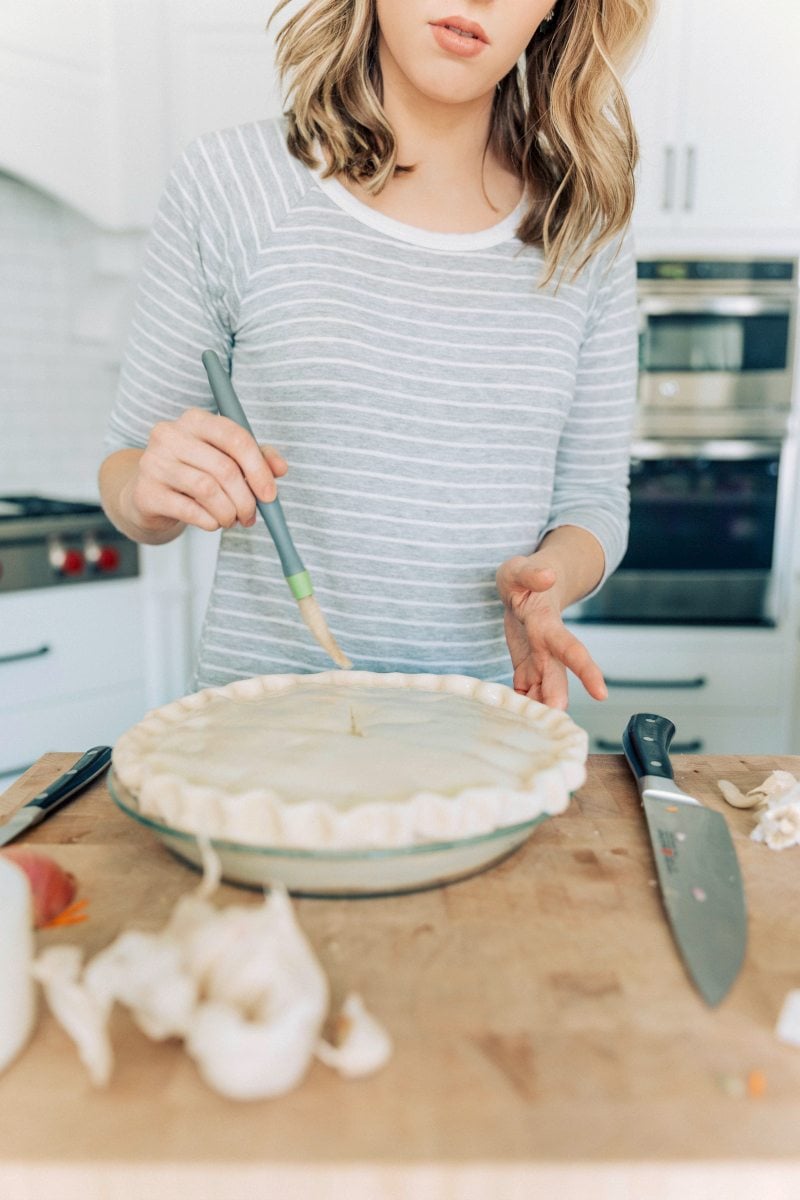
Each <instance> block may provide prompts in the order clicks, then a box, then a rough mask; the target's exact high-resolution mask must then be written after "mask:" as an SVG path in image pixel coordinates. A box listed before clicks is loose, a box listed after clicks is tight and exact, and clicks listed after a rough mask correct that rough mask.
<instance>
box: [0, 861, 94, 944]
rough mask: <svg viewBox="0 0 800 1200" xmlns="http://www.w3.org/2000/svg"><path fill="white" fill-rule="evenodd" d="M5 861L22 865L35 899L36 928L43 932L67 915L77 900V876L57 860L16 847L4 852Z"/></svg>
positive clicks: (20, 866)
mask: <svg viewBox="0 0 800 1200" xmlns="http://www.w3.org/2000/svg"><path fill="white" fill-rule="evenodd" d="M0 854H2V856H3V858H7V859H8V860H9V862H12V863H14V864H15V866H18V867H19V868H20V870H21V871H24V872H25V874H26V875H27V877H28V883H29V884H30V889H31V896H32V899H33V924H34V928H36V929H41V928H42V926H43V925H47V924H49V922H50V921H52V920H53V918H54V917H57V916H58V914H59V913H61V912H63V911H64V909H65V908H67V906H68V905H70V904H71V903H72V901H73V899H74V898H75V891H76V886H77V885H76V883H75V876H74V875H71V874H70V873H69V871H65V870H64V868H63V867H60V866H59V865H58V863H57V862H56V861H55V859H52V858H50V857H49V856H48V855H46V854H38V853H37V852H36V851H35V850H25V849H21V848H18V847H13V848H12V849H10V850H0Z"/></svg>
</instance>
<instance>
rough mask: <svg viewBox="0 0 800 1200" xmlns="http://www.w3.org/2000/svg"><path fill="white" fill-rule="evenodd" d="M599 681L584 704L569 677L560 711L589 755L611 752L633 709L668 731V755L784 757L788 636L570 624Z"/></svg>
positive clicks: (787, 749) (616, 747)
mask: <svg viewBox="0 0 800 1200" xmlns="http://www.w3.org/2000/svg"><path fill="white" fill-rule="evenodd" d="M570 628H571V631H572V632H573V633H574V634H575V635H576V637H578V638H580V639H581V641H583V642H584V644H585V645H586V646H587V648H588V650H589V652H590V653H591V654H592V657H593V658H594V659H595V661H596V662H597V663H598V664H599V666H600V668H601V669H602V671H603V673H604V675H605V677H606V683H607V684H608V692H609V696H608V700H606V701H604V702H602V703H598V702H596V701H593V700H591V699H590V698H589V697H588V696H587V694H586V693H585V692H584V691H583V689H582V687H581V685H580V684H579V683H578V682H577V680H574V679H571V681H570V706H569V712H570V715H571V716H572V717H573V719H574V720H575V721H577V723H578V724H579V725H581V726H583V728H584V729H586V730H587V732H588V733H589V737H590V748H591V750H592V751H593V752H603V751H611V752H617V753H618V752H619V749H620V739H621V735H622V730H623V729H624V727H625V725H626V724H627V721H628V719H629V717H630V716H631V715H632V714H633V713H635V712H652V713H659V714H661V715H662V716H665V717H669V719H670V720H671V721H672V722H673V723H674V725H675V727H676V735H675V745H676V751H678V752H680V751H681V750H683V751H684V752H694V753H704V754H737V753H741V754H786V753H790V752H791V750H792V747H791V744H790V743H791V740H792V730H791V692H792V679H791V664H792V660H793V656H792V646H791V633H790V631H787V632H785V633H784V632H783V631H781V630H777V629H775V630H770V629H726V628H719V627H718V628H689V627H687V628H684V627H681V626H634V625H630V626H624V625H614V626H612V625H591V624H579V623H575V624H571V625H570Z"/></svg>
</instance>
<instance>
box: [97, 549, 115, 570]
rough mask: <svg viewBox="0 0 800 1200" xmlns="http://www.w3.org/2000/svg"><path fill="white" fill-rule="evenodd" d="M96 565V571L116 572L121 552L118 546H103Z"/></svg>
mask: <svg viewBox="0 0 800 1200" xmlns="http://www.w3.org/2000/svg"><path fill="white" fill-rule="evenodd" d="M94 565H95V570H96V571H116V569H117V567H118V566H119V550H117V548H116V546H101V547H100V553H99V554H98V556H97V562H96V563H95V564H94Z"/></svg>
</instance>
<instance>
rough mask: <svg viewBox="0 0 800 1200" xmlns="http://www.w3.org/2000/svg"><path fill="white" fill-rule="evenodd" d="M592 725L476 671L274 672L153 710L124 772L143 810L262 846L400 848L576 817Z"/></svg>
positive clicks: (135, 733)
mask: <svg viewBox="0 0 800 1200" xmlns="http://www.w3.org/2000/svg"><path fill="white" fill-rule="evenodd" d="M586 753H587V736H586V734H585V732H584V731H583V730H582V729H580V728H579V727H578V726H577V725H575V724H574V723H573V722H572V721H571V720H570V718H569V717H568V716H567V715H566V714H565V713H562V712H560V711H558V710H557V709H552V708H548V707H546V706H545V705H543V704H540V703H538V702H537V701H535V700H529V699H527V698H526V697H525V696H520V695H517V693H516V692H514V691H512V689H511V688H508V687H505V686H504V685H502V684H497V683H486V682H482V681H481V680H478V679H472V678H468V677H467V676H462V675H403V674H376V673H372V672H367V671H336V672H333V671H331V672H325V673H323V674H317V675H262V676H257V677H255V678H253V679H245V680H239V681H237V682H235V683H231V684H228V685H227V686H225V687H219V688H207V689H206V690H204V691H201V692H196V693H194V694H192V695H189V696H186V697H184V698H183V699H181V700H177V701H175V702H173V703H172V704H167V705H165V706H164V707H163V708H159V709H156V710H155V711H154V712H151V713H149V714H148V715H147V716H146V717H145V718H144V719H143V720H142V721H140V722H139V724H137V725H135V726H134V727H133V728H132V729H130V730H128V732H127V733H125V734H123V736H122V737H121V738H120V739H119V741H118V742H117V744H116V746H115V748H114V756H113V763H114V770H115V773H116V776H117V778H118V779H119V780H120V782H121V783H122V784H123V785H124V786H125V788H127V790H128V791H129V792H130V793H131V794H132V795H133V796H134V797H135V798H136V799H137V801H138V806H139V810H140V811H141V812H142V813H143V814H145V815H147V816H151V817H154V818H156V819H158V820H160V821H163V822H164V823H166V824H167V825H169V826H172V827H173V828H176V829H182V830H187V831H189V832H192V833H196V834H198V835H200V836H206V837H210V838H219V839H225V840H229V841H235V842H240V843H241V842H243V843H248V844H252V845H259V846H286V847H297V848H307V849H312V850H322V849H351V848H352V849H355V848H359V849H368V848H376V849H386V848H390V847H395V846H413V845H417V844H423V843H430V842H440V841H449V840H458V839H462V838H467V837H471V836H474V835H479V834H484V833H489V832H491V831H492V830H494V829H500V828H505V827H508V826H512V825H516V824H518V823H521V822H525V821H529V820H533V819H534V818H535V817H537V816H539V815H541V814H542V813H549V814H555V813H560V812H563V811H564V809H565V808H566V807H567V805H568V804H569V797H570V792H571V791H573V790H574V789H575V788H577V787H579V786H580V785H581V784H582V783H583V781H584V779H585V775H586V771H585V761H586Z"/></svg>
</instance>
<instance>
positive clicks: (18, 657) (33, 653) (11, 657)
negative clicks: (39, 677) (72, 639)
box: [0, 646, 50, 666]
mask: <svg viewBox="0 0 800 1200" xmlns="http://www.w3.org/2000/svg"><path fill="white" fill-rule="evenodd" d="M49 653H50V647H49V646H37V647H36V649H35V650H19V651H18V652H17V653H16V654H0V666H2V665H3V663H12V662H22V660H23V659H25V658H42V657H43V656H44V655H45V654H49Z"/></svg>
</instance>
